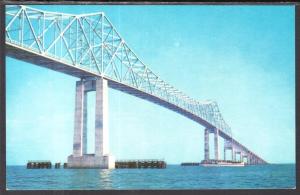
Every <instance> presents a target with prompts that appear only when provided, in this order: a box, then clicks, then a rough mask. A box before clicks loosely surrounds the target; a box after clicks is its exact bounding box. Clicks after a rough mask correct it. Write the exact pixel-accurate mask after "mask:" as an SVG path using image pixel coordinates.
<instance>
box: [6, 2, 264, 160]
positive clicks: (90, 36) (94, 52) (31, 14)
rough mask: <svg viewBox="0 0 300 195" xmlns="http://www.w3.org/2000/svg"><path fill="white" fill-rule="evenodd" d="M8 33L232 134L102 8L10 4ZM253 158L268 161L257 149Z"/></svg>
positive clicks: (20, 44) (17, 42) (21, 45)
mask: <svg viewBox="0 0 300 195" xmlns="http://www.w3.org/2000/svg"><path fill="white" fill-rule="evenodd" d="M5 36H6V46H7V47H8V46H9V47H13V48H18V49H22V50H23V51H26V52H31V53H33V54H35V55H37V56H39V57H40V58H41V57H43V58H45V59H50V60H52V61H56V62H59V63H62V64H65V65H67V66H68V67H74V68H77V69H78V70H84V71H85V72H87V73H90V74H93V75H95V76H96V77H102V78H105V79H107V80H110V81H114V82H117V83H122V84H123V85H124V86H128V87H131V88H132V89H135V90H138V91H140V92H143V93H145V94H148V95H151V97H156V98H158V99H160V100H163V101H165V102H168V104H170V105H173V106H176V107H177V108H179V109H181V110H182V111H183V112H186V113H189V114H190V115H191V116H193V117H195V118H197V117H198V118H201V120H202V121H205V123H206V127H209V128H216V129H218V133H219V134H220V136H222V137H224V136H226V137H232V133H231V129H230V127H229V126H228V125H227V123H226V122H225V121H224V119H223V117H222V115H221V112H220V111H219V108H218V105H217V103H216V102H214V101H197V100H195V99H193V98H191V97H189V96H187V95H186V94H184V93H183V92H181V91H179V90H177V89H176V88H175V87H173V86H171V85H170V84H168V83H166V82H165V81H163V80H162V79H161V78H159V77H158V76H157V75H156V74H155V73H153V72H152V70H150V68H149V67H148V66H147V65H145V64H144V63H143V62H142V61H141V60H140V58H138V57H137V55H136V54H135V53H134V52H133V51H132V50H131V49H130V48H129V46H128V45H127V43H126V42H125V41H124V40H123V39H122V38H121V36H120V34H119V33H118V32H117V31H116V29H115V28H114V26H113V25H112V24H111V22H110V21H109V19H108V18H107V17H106V16H105V14H104V13H103V12H98V13H91V14H79V15H72V14H65V13H56V12H48V11H42V10H38V9H34V8H30V7H27V6H23V5H7V6H6V27H5ZM83 79H84V78H83ZM245 150H246V149H245ZM78 152H80V151H78ZM81 152H82V151H81ZM247 152H249V151H247ZM83 153H84V151H83ZM253 158H257V159H258V160H259V162H265V161H263V160H262V159H261V158H259V157H258V156H254V154H253Z"/></svg>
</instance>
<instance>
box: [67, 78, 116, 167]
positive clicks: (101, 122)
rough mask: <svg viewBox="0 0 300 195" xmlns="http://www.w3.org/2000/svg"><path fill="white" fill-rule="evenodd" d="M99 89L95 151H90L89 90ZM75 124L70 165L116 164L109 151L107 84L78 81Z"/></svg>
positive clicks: (100, 79) (102, 80)
mask: <svg viewBox="0 0 300 195" xmlns="http://www.w3.org/2000/svg"><path fill="white" fill-rule="evenodd" d="M90 91H96V108H95V154H87V125H86V124H87V93H88V92H90ZM75 99H76V100H75V123H74V137H73V154H71V155H70V156H68V164H67V167H68V168H101V169H111V168H114V167H115V159H114V157H113V156H111V155H110V154H109V148H108V146H109V143H108V140H109V136H108V85H107V80H105V79H102V78H98V79H92V80H84V79H82V80H80V81H77V82H76V98H75Z"/></svg>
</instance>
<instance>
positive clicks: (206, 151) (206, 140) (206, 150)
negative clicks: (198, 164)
mask: <svg viewBox="0 0 300 195" xmlns="http://www.w3.org/2000/svg"><path fill="white" fill-rule="evenodd" d="M204 160H209V129H207V128H206V129H205V130H204Z"/></svg>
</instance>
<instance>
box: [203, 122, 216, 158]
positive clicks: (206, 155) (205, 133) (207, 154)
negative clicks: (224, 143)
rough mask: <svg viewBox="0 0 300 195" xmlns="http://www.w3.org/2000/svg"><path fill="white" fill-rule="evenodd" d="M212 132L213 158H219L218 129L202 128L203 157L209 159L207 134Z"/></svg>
mask: <svg viewBox="0 0 300 195" xmlns="http://www.w3.org/2000/svg"><path fill="white" fill-rule="evenodd" d="M210 133H213V134H214V152H215V156H214V159H215V160H218V159H219V131H218V129H208V128H206V129H205V130H204V159H205V160H209V152H210V150H209V134H210Z"/></svg>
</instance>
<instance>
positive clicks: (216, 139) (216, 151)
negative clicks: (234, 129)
mask: <svg viewBox="0 0 300 195" xmlns="http://www.w3.org/2000/svg"><path fill="white" fill-rule="evenodd" d="M214 143H215V144H214V146H215V160H219V129H217V128H215V130H214Z"/></svg>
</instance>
